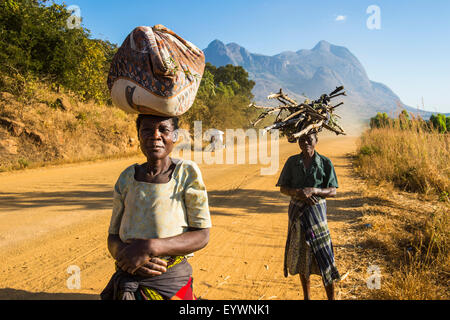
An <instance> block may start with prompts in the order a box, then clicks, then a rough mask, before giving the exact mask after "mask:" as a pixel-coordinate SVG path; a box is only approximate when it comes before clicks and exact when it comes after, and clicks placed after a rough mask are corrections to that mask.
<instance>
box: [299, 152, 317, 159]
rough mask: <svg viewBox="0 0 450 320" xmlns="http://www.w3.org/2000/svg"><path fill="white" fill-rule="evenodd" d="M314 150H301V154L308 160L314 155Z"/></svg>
mask: <svg viewBox="0 0 450 320" xmlns="http://www.w3.org/2000/svg"><path fill="white" fill-rule="evenodd" d="M315 152H316V151H315V150H312V151H309V152H306V151H303V152H302V156H303V158H304V159H307V160H310V159H312V158H313V157H314V153H315Z"/></svg>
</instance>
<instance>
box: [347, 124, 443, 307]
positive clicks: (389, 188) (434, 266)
mask: <svg viewBox="0 0 450 320" xmlns="http://www.w3.org/2000/svg"><path fill="white" fill-rule="evenodd" d="M449 159H450V154H449V135H445V134H439V133H437V132H428V131H426V130H424V127H423V125H422V123H420V122H419V121H417V122H415V123H414V122H413V125H412V127H411V129H409V130H401V129H400V128H396V127H394V126H393V125H391V126H390V127H388V128H381V129H372V130H369V131H367V132H365V133H364V134H363V136H362V137H361V142H360V146H359V153H358V155H357V157H356V159H355V167H356V169H357V171H358V172H359V173H360V174H361V175H362V176H364V177H365V178H368V181H369V187H368V188H367V189H366V190H364V192H363V193H364V197H365V198H366V199H368V201H367V206H366V207H365V210H364V211H363V214H362V216H361V218H360V221H361V226H369V227H368V228H367V229H366V230H365V231H364V232H363V235H362V237H361V238H362V239H361V241H363V242H365V244H366V246H367V247H369V248H372V249H374V250H375V251H378V252H380V253H382V254H383V257H384V258H383V260H384V261H383V262H382V263H383V264H384V265H385V266H386V268H385V269H386V270H385V272H384V273H383V284H382V286H381V289H380V290H371V291H369V292H368V293H367V296H366V298H370V299H407V300H412V299H433V300H435V299H449V298H450V295H449V291H448V286H449V284H450V263H449V262H450V260H449V259H450V258H449V249H448V245H449V240H450V232H449V226H448V225H449V216H448V214H449V212H450V205H449V202H448V192H449V190H450V181H449V180H450V170H449V161H448V160H449ZM399 188H400V189H401V190H402V191H401V190H399ZM405 191H408V192H405Z"/></svg>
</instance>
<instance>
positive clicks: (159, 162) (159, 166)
mask: <svg viewBox="0 0 450 320" xmlns="http://www.w3.org/2000/svg"><path fill="white" fill-rule="evenodd" d="M171 162H172V161H171V159H170V157H166V158H164V159H147V173H149V174H151V175H153V176H156V175H158V174H161V173H163V172H165V171H167V169H169V167H170V163H171Z"/></svg>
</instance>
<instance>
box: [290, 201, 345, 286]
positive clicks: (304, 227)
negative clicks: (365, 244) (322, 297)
mask: <svg viewBox="0 0 450 320" xmlns="http://www.w3.org/2000/svg"><path fill="white" fill-rule="evenodd" d="M326 211H327V206H326V201H325V200H324V199H322V200H320V201H319V203H317V204H316V205H313V206H308V205H306V204H305V203H303V202H300V201H291V203H290V204H289V227H288V228H289V229H288V236H287V240H286V248H285V256H284V276H285V277H287V276H288V275H289V274H291V275H295V274H302V275H305V276H309V275H310V274H320V275H321V276H322V281H323V283H324V285H325V286H328V285H330V284H331V283H333V282H334V281H337V280H339V279H340V275H339V272H338V270H337V267H336V263H335V260H334V251H333V244H332V242H331V236H330V231H329V229H328V223H327V216H326Z"/></svg>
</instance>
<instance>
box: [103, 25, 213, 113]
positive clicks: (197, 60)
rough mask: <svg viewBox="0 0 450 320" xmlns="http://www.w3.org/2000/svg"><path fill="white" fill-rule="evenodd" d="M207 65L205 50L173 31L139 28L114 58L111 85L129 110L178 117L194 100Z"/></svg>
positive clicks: (119, 102)
mask: <svg viewBox="0 0 450 320" xmlns="http://www.w3.org/2000/svg"><path fill="white" fill-rule="evenodd" d="M204 68H205V56H204V54H203V52H202V51H201V50H200V49H198V48H197V47H196V46H195V45H193V44H192V43H190V42H189V41H186V40H184V39H183V38H181V37H180V36H178V35H177V34H175V33H174V32H173V31H171V30H169V29H167V28H166V27H164V26H163V25H156V26H154V27H137V28H136V29H134V30H133V31H132V32H131V33H130V34H129V35H128V37H127V38H126V40H125V41H124V42H123V44H122V46H121V47H120V48H119V50H118V51H117V53H116V55H115V56H114V58H113V60H112V63H111V69H110V71H109V75H108V88H109V90H110V92H111V98H112V101H113V103H114V105H116V106H117V107H119V108H121V109H123V110H124V111H126V112H129V113H142V114H153V115H157V116H179V115H182V114H184V113H185V112H187V111H188V110H189V108H190V107H191V106H192V104H193V103H194V100H195V96H196V94H197V91H198V88H199V86H200V82H201V79H202V76H203V71H204Z"/></svg>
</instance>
